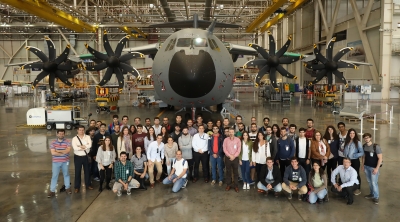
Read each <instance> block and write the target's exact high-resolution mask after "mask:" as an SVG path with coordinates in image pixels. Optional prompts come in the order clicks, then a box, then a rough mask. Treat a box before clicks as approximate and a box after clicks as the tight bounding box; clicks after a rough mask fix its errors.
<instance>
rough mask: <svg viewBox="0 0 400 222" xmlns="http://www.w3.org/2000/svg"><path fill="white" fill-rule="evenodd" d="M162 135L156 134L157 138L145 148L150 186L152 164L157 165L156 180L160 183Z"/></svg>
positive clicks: (152, 181)
mask: <svg viewBox="0 0 400 222" xmlns="http://www.w3.org/2000/svg"><path fill="white" fill-rule="evenodd" d="M162 138H163V137H162V136H161V135H158V136H157V140H156V141H153V142H151V143H150V144H149V147H148V149H147V159H148V162H149V163H148V166H149V176H150V188H154V174H153V172H154V165H156V167H157V175H156V180H157V182H159V183H161V180H160V178H161V174H162V164H163V160H164V143H163V142H162Z"/></svg>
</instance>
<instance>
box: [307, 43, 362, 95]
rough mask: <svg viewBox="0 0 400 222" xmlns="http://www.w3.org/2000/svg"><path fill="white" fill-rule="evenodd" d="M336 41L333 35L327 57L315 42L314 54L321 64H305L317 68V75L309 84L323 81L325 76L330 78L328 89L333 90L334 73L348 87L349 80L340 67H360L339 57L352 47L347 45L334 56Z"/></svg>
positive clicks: (327, 49)
mask: <svg viewBox="0 0 400 222" xmlns="http://www.w3.org/2000/svg"><path fill="white" fill-rule="evenodd" d="M335 41H336V37H333V38H332V39H331V41H329V43H328V46H327V47H326V57H324V56H323V55H321V53H320V51H319V49H318V48H317V45H315V44H314V54H315V57H316V59H317V60H318V61H319V62H321V63H320V64H306V63H305V64H304V66H305V67H307V68H309V69H313V70H317V77H316V78H315V79H314V81H312V82H310V84H309V85H313V84H316V83H317V82H319V81H321V79H322V78H324V77H325V76H326V77H327V78H328V91H331V87H332V82H333V76H332V74H333V75H335V76H337V77H338V78H340V79H341V80H342V81H343V82H344V83H345V84H346V88H347V81H346V79H345V78H344V76H343V73H341V72H339V70H338V69H340V68H354V69H358V67H357V66H356V65H354V64H352V63H349V62H344V61H341V60H339V59H341V58H342V56H344V55H345V54H346V53H348V52H350V51H351V50H353V48H352V47H346V48H343V49H341V50H339V52H337V53H336V55H335V56H333V57H332V53H333V52H332V51H333V45H334V43H335Z"/></svg>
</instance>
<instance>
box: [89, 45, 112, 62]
mask: <svg viewBox="0 0 400 222" xmlns="http://www.w3.org/2000/svg"><path fill="white" fill-rule="evenodd" d="M85 47H86V48H87V50H88V51H89V52H90V54H92V55H94V57H96V58H98V59H101V60H107V59H108V56H107V55H105V54H103V53H101V52H99V51H97V50H94V49H93V48H92V47H90V46H89V45H88V44H85Z"/></svg>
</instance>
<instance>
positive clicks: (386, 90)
mask: <svg viewBox="0 0 400 222" xmlns="http://www.w3.org/2000/svg"><path fill="white" fill-rule="evenodd" d="M392 20H393V0H382V1H381V28H380V30H379V31H380V56H379V58H380V64H381V66H380V67H379V79H380V83H381V84H382V99H389V98H390V71H391V70H390V67H391V66H390V62H391V61H392Z"/></svg>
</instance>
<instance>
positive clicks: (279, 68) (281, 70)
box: [276, 65, 297, 79]
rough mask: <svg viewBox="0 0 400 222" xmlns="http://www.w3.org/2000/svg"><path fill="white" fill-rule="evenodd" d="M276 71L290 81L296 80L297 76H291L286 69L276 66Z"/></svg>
mask: <svg viewBox="0 0 400 222" xmlns="http://www.w3.org/2000/svg"><path fill="white" fill-rule="evenodd" d="M276 70H277V71H278V72H279V73H280V74H281V75H282V76H285V77H287V78H291V79H297V76H295V75H292V74H291V73H290V72H288V71H287V70H286V69H284V68H283V67H282V66H281V65H278V66H277V67H276Z"/></svg>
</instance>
